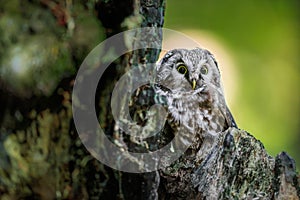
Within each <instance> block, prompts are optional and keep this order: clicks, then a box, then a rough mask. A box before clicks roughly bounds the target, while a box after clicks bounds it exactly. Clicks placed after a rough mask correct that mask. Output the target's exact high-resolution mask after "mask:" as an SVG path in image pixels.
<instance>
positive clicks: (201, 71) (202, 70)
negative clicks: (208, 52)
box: [200, 65, 208, 75]
mask: <svg viewBox="0 0 300 200" xmlns="http://www.w3.org/2000/svg"><path fill="white" fill-rule="evenodd" d="M200 73H201V74H203V75H206V74H208V68H207V66H206V65H204V66H202V67H201V69H200Z"/></svg>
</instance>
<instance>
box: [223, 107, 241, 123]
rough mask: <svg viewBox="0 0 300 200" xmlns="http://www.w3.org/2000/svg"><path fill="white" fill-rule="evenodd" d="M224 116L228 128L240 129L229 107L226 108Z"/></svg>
mask: <svg viewBox="0 0 300 200" xmlns="http://www.w3.org/2000/svg"><path fill="white" fill-rule="evenodd" d="M223 114H224V116H225V119H226V123H227V125H228V128H229V127H235V128H238V126H237V124H236V122H235V121H234V118H233V116H232V114H231V112H230V110H229V108H228V107H227V106H225V113H223Z"/></svg>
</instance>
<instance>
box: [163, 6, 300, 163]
mask: <svg viewBox="0 0 300 200" xmlns="http://www.w3.org/2000/svg"><path fill="white" fill-rule="evenodd" d="M299 8H300V2H299V1H298V0H287V1H282V0H252V1H238V0H229V1H221V0H201V1H197V0H186V1H179V0H173V1H168V2H167V8H166V17H165V28H171V29H174V30H184V29H193V30H195V29H196V30H197V29H198V30H205V31H209V32H211V33H213V34H214V35H217V36H218V37H219V38H221V39H222V41H224V45H226V49H229V50H230V52H229V53H230V54H231V56H232V57H233V58H234V61H235V63H236V65H237V68H236V69H234V70H237V71H238V73H237V74H239V77H238V80H239V82H237V83H236V84H238V95H237V96H236V99H235V101H234V102H235V104H234V105H231V110H232V112H233V115H234V117H235V120H236V121H237V123H238V125H239V127H240V128H241V129H244V130H247V131H248V132H250V133H251V134H253V135H255V136H256V137H257V138H258V139H260V140H261V141H262V142H263V144H264V145H265V147H266V148H267V150H268V152H269V153H271V154H272V155H276V154H278V153H279V152H280V151H287V152H288V153H289V154H290V155H291V156H292V157H293V158H295V159H296V162H297V163H298V165H299V164H300V148H299V142H300V137H299V136H300V122H299V118H300V94H299V85H300V76H299V75H300V61H299V55H300V46H299V44H300V26H299V24H300V11H299ZM219 64H220V65H222V63H219ZM225 92H226V91H225Z"/></svg>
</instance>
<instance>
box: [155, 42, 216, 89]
mask: <svg viewBox="0 0 300 200" xmlns="http://www.w3.org/2000/svg"><path fill="white" fill-rule="evenodd" d="M155 82H156V83H157V84H158V85H160V86H161V87H162V88H164V89H165V90H171V91H172V92H174V93H186V94H196V93H200V92H204V91H208V90H216V89H217V90H219V89H220V88H221V84H220V72H219V69H218V66H217V62H216V60H215V58H214V57H213V55H212V54H211V53H210V52H209V51H208V50H205V49H200V48H196V49H192V50H187V49H174V50H171V51H169V52H167V53H166V54H165V56H164V57H163V58H162V59H161V60H160V62H159V63H158V64H157V66H156V77H155Z"/></svg>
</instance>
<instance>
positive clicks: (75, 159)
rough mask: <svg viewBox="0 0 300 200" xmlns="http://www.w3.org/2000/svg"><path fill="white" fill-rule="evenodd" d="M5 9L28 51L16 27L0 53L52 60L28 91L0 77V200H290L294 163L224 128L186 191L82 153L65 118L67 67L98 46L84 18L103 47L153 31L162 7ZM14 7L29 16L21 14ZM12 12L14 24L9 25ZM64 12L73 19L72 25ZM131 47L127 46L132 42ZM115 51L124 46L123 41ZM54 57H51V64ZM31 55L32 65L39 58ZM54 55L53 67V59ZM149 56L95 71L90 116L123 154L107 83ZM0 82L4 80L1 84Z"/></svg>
mask: <svg viewBox="0 0 300 200" xmlns="http://www.w3.org/2000/svg"><path fill="white" fill-rule="evenodd" d="M0 2H1V1H0ZM14 2H15V3H16V4H17V5H18V6H16V7H14V8H13V9H12V10H10V9H11V8H12V7H10V6H7V5H6V4H4V3H3V5H4V7H5V8H6V9H7V10H4V11H3V14H2V19H3V18H5V17H7V18H9V19H10V20H15V21H16V22H19V21H20V22H21V23H23V24H27V25H28V27H29V28H28V30H27V29H26V30H25V33H23V34H27V35H25V36H26V37H25V39H26V40H25V41H29V42H27V43H23V42H24V40H23V39H22V38H20V37H18V35H19V32H20V31H21V29H20V30H19V27H17V26H16V29H14V30H10V29H8V30H7V32H9V34H10V35H5V34H4V32H3V33H2V32H0V34H1V33H2V35H4V36H5V37H4V36H3V38H2V39H1V41H0V43H1V44H3V45H4V47H5V48H6V49H7V51H9V50H10V49H14V47H15V46H14V45H19V44H20V45H24V46H22V48H24V49H26V48H25V47H27V46H28V44H30V43H33V42H36V43H38V44H39V45H38V46H41V47H43V46H45V45H47V46H46V47H47V48H49V49H52V51H49V52H46V53H45V55H48V57H46V58H45V63H44V64H43V67H45V68H42V69H40V68H38V69H34V70H33V72H35V73H36V72H38V71H39V70H40V71H43V70H44V71H46V72H47V73H46V74H44V75H43V74H42V75H43V76H42V77H41V76H40V74H39V73H37V74H35V75H29V77H32V78H31V79H32V80H31V81H28V80H27V79H26V80H23V79H17V78H16V77H14V76H12V77H8V74H5V72H4V71H0V73H1V75H3V76H1V79H0V97H1V99H0V101H1V104H2V105H3V107H2V108H1V109H0V111H1V117H0V123H1V129H0V131H1V133H0V140H1V142H0V149H1V153H0V197H1V199H187V198H189V199H299V196H300V189H299V177H298V175H297V173H296V171H295V170H296V167H295V163H294V160H293V159H292V158H290V157H289V156H288V155H287V154H286V153H281V154H279V155H278V156H277V157H276V158H272V157H271V156H269V155H268V154H267V153H266V151H265V149H264V147H263V145H262V144H261V143H260V141H258V140H256V139H255V138H254V137H253V136H251V135H250V134H248V133H246V132H245V131H242V130H238V129H234V128H230V129H228V130H227V131H225V132H224V133H222V134H220V136H219V138H218V142H217V143H216V144H215V146H214V148H213V149H212V151H211V152H210V154H209V156H207V158H206V159H205V160H204V161H203V162H202V163H201V164H200V165H199V166H197V167H196V168H195V169H193V170H192V171H189V172H187V173H188V174H189V175H190V180H191V181H189V182H184V181H180V180H185V177H181V179H180V180H178V182H177V183H178V184H176V185H174V186H173V188H169V187H168V186H167V184H166V182H165V181H164V180H165V179H167V178H172V177H171V176H170V177H166V175H164V176H162V173H160V171H159V170H158V171H154V172H148V173H128V172H122V171H119V170H115V169H112V168H110V167H108V166H106V165H103V164H102V163H101V162H99V161H98V160H97V159H95V158H94V157H93V156H92V155H91V154H90V152H88V151H87V150H86V148H85V147H84V145H83V144H82V141H81V139H80V138H79V137H78V134H77V131H76V128H75V124H74V121H73V116H72V101H71V100H72V99H71V96H72V89H73V85H74V79H75V75H76V72H77V70H78V69H76V70H74V69H73V70H72V69H71V67H70V66H72V65H74V64H75V65H80V63H81V62H82V61H83V58H84V56H83V54H87V53H88V50H90V48H91V47H92V46H93V45H95V42H94V41H92V42H91V40H93V39H90V38H95V40H96V41H99V38H100V37H101V28H95V27H97V26H98V24H97V22H96V16H94V15H93V13H94V12H95V11H96V13H97V18H98V19H99V20H100V21H101V23H102V26H103V27H104V32H105V35H106V37H110V36H113V35H115V34H117V33H119V32H121V31H123V30H128V29H132V28H142V27H158V28H160V27H162V26H163V19H164V10H165V1H164V0H140V1H139V0H100V1H98V2H97V3H96V4H95V5H94V3H93V2H94V1H80V2H79V3H73V4H72V3H70V2H71V1H50V0H42V1H28V2H27V1H26V2H25V1H14ZM23 6H26V8H28V12H33V14H32V15H31V14H29V13H27V11H26V10H22V7H23ZM70 7H72V9H70ZM15 10H18V11H19V12H20V13H21V14H18V15H16V16H15V17H11V16H12V15H11V13H14V12H15ZM72 10H73V11H77V12H76V13H77V18H76V17H74V16H75V15H76V13H72ZM10 12H11V13H10ZM34 16H38V17H37V18H34ZM80 16H81V17H82V19H84V20H82V21H88V22H89V23H90V24H88V23H81V21H80ZM22 18H23V19H22ZM93 20H94V21H93ZM40 22H42V24H47V25H46V26H45V25H41V24H40ZM45 22H47V23H45ZM21 25H22V24H20V26H21ZM52 26H53V27H52ZM5 27H6V26H5V23H4V20H3V21H1V19H0V29H1V30H5V29H6V28H5ZM14 31H15V32H14ZM22 31H24V29H22ZM87 32H88V33H87ZM45 33H46V34H45ZM86 34H89V35H86ZM2 35H1V36H2ZM143 36H144V37H145V38H148V39H153V41H155V42H158V43H160V44H161V40H162V32H161V31H160V30H159V29H157V32H149V33H147V34H145V35H143ZM97 37H98V38H97ZM45 38H48V39H47V40H46V39H45ZM96 38H97V39H96ZM40 39H42V40H41V41H42V42H41V41H40ZM13 40H16V42H12V41H13ZM56 40H58V41H59V42H57V44H56V43H55V42H53V41H56ZM141 41H143V40H139V39H138V38H137V39H136V40H133V41H132V42H133V43H136V44H137V43H139V42H141ZM147 41H148V40H147ZM40 42H41V43H40ZM120 42H121V44H122V45H125V46H126V45H128V41H127V43H126V38H124V40H123V41H120ZM53 43H54V44H53ZM52 44H53V45H57V46H51V45H52ZM160 44H158V45H160ZM133 45H134V44H133ZM139 45H141V44H139ZM142 45H143V44H142ZM32 48H33V47H31V48H28V49H32ZM55 49H58V50H57V51H59V53H58V54H55ZM108 49H109V47H108ZM24 52H25V50H24ZM26 52H29V50H27V51H26ZM36 52H39V54H38V55H42V50H39V51H36ZM53 52H54V53H53ZM109 52H110V51H107V54H106V56H109ZM7 54H8V53H7V52H5V51H2V50H1V49H0V61H1V62H0V64H1V68H3V66H4V64H6V63H9V62H6V60H5V59H4V58H5V57H6V56H7ZM30 55H34V53H32V54H30ZM55 55H56V56H57V57H62V59H61V60H60V59H55ZM158 55H159V50H157V49H151V48H150V49H139V50H134V51H131V52H128V53H126V54H125V55H123V56H121V57H120V58H119V59H118V60H116V61H115V62H114V63H112V64H111V65H110V66H109V68H108V69H107V70H106V71H105V73H104V75H103V77H102V79H101V80H100V82H99V84H98V88H97V94H96V111H97V115H98V117H99V121H100V125H101V127H103V129H104V130H105V131H104V132H105V134H106V135H107V136H108V137H110V138H111V139H113V140H115V141H118V142H119V143H126V144H127V143H128V140H129V141H130V140H131V138H130V137H128V136H126V135H125V134H124V133H123V132H122V131H121V130H119V129H118V127H117V125H116V123H115V121H114V118H113V116H112V113H111V112H112V111H111V110H110V109H109V108H110V103H111V91H113V89H114V85H115V83H116V82H117V81H118V80H119V79H120V77H121V76H122V75H123V74H124V73H125V72H127V71H129V70H130V69H132V68H136V69H137V70H142V69H145V67H147V64H148V63H154V62H155V61H156V60H157V59H158ZM12 57H13V56H10V57H9V56H8V58H6V59H13V58H12ZM52 60H54V61H53V62H52ZM103 62H104V61H103ZM3 63H4V64H3ZM23 64H25V62H23ZM31 65H32V66H34V65H35V64H34V63H31ZM62 66H66V68H64V70H63V71H59V70H58V73H64V74H67V75H65V76H58V77H59V80H58V78H55V77H57V73H54V72H53V71H47V70H46V69H48V68H51V69H55V67H62ZM1 68H0V69H1ZM148 70H149V71H151V69H148ZM54 71H55V70H54ZM55 72H57V71H55ZM4 75H5V77H8V78H3V77H4ZM9 78H11V79H13V81H11V80H10V79H9ZM140 78H141V77H140ZM145 78H146V77H145ZM56 79H57V80H56ZM44 80H47V81H44ZM53 80H56V82H55V83H53V82H52V81H53ZM18 81H19V82H18ZM14 82H15V83H14ZM13 83H14V84H13ZM37 85H39V86H40V87H37ZM151 95H153V94H151V93H149V96H151ZM125 98H128V96H124V97H121V100H122V99H125ZM122 105H123V104H122ZM122 105H121V106H120V110H122V109H123V107H122ZM130 142H131V143H136V141H130ZM142 147H143V145H142V144H141V143H139V144H138V145H137V146H134V147H130V146H129V147H128V148H129V150H137V151H146V152H149V151H150V150H149V149H147V148H142ZM120 164H126V163H120ZM182 176H183V175H182Z"/></svg>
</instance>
